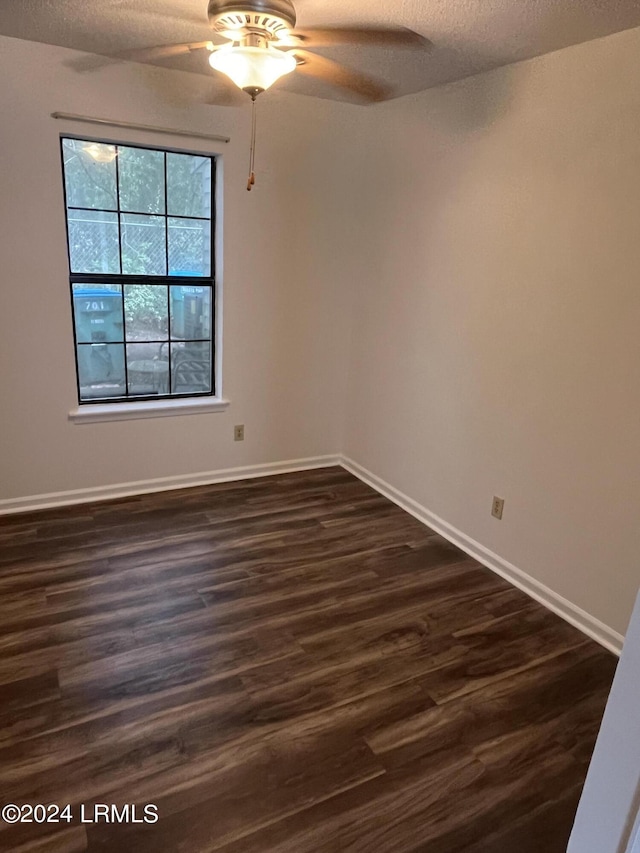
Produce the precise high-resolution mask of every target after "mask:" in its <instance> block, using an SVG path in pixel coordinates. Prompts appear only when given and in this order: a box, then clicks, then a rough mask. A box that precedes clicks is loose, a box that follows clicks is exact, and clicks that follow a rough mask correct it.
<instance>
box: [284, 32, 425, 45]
mask: <svg viewBox="0 0 640 853" xmlns="http://www.w3.org/2000/svg"><path fill="white" fill-rule="evenodd" d="M291 36H293V38H297V39H300V40H301V41H302V43H303V46H304V47H331V46H333V45H337V44H361V45H365V46H367V47H411V48H428V47H430V46H431V42H430V41H429V39H428V38H425V37H424V36H422V35H420V33H415V32H414V31H413V30H408V29H405V28H398V29H393V30H383V29H377V28H375V27H374V28H371V27H346V28H341V27H305V28H304V29H297V30H295V31H294V32H292V33H291Z"/></svg>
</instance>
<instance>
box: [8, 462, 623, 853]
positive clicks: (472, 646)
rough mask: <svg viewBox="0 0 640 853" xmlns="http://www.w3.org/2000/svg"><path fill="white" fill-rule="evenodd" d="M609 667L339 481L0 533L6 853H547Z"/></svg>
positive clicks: (576, 780)
mask: <svg viewBox="0 0 640 853" xmlns="http://www.w3.org/2000/svg"><path fill="white" fill-rule="evenodd" d="M615 663H616V660H615V658H614V657H613V656H612V655H610V654H608V653H607V652H605V651H604V650H603V649H601V648H600V647H599V646H598V645H596V644H595V643H594V642H592V641H590V640H589V639H587V638H586V637H585V636H583V635H582V634H581V633H579V632H578V631H577V630H575V629H573V628H572V627H570V626H569V625H568V624H566V623H565V622H563V621H562V620H561V619H559V618H558V617H557V616H555V615H554V614H552V613H550V612H548V611H547V610H545V609H544V608H543V607H541V606H540V605H538V604H537V603H536V602H534V601H532V600H531V599H529V598H528V597H527V596H526V595H524V594H523V593H521V592H519V591H518V590H516V589H514V588H512V587H511V586H509V585H508V584H507V583H506V582H505V581H503V580H502V579H500V578H499V577H497V576H496V575H494V574H493V573H492V572H490V571H489V570H487V569H485V568H482V567H481V566H479V565H478V563H476V562H475V561H474V560H472V559H470V558H468V557H467V556H466V555H465V554H463V553H462V552H460V551H458V550H457V549H456V548H454V547H453V546H451V545H449V544H448V543H447V542H446V541H445V540H444V539H442V538H441V537H440V536H438V535H436V534H435V533H433V532H432V531H430V530H429V529H427V528H426V527H424V526H423V525H421V524H420V523H418V522H417V521H416V520H414V519H413V518H412V517H410V516H409V515H407V514H405V513H404V512H402V511H401V510H400V509H398V508H397V507H395V506H394V505H392V504H391V503H389V502H388V501H387V500H385V499H384V498H382V497H380V496H379V495H378V494H376V493H375V492H373V491H372V490H371V489H369V488H368V487H367V486H365V485H363V484H362V483H360V482H359V481H358V480H356V479H355V478H353V477H352V476H351V475H350V474H348V473H346V472H345V471H343V470H342V469H339V468H331V469H325V470H320V471H311V472H304V473H297V474H287V475H282V476H277V477H269V478H264V479H258V480H249V481H245V482H242V483H227V484H223V485H218V486H213V487H207V488H195V489H190V490H186V491H181V492H167V493H162V494H157V495H149V496H141V497H136V498H129V499H126V500H119V501H113V502H108V503H100V504H92V505H84V506H79V507H74V508H68V509H60V510H51V511H46V512H40V513H34V514H29V515H21V516H10V517H5V518H2V519H0V805H5V804H7V803H14V804H16V805H21V804H22V803H30V804H36V803H44V804H49V803H56V804H58V805H60V806H64V805H66V804H67V803H69V804H71V811H72V814H73V821H72V822H71V823H70V824H67V823H65V822H62V823H59V824H44V825H43V824H38V823H24V824H16V825H14V826H9V825H8V824H6V823H1V822H0V849H2V850H10V851H15V853H18V851H20V853H27V851H29V853H49V851H51V853H74V851H85V850H86V851H91V853H97V851H118V853H128V851H132V853H166V851H174V853H196V851H198V853H204V851H220V853H262V852H263V851H275V850H278V851H287V853H342V851H349V853H409V851H425V853H427V851H428V853H534V851H535V853H564V851H565V848H566V843H567V839H568V836H569V832H570V829H571V825H572V822H573V816H574V813H575V809H576V805H577V801H578V797H579V795H580V790H581V786H582V784H583V781H584V777H585V773H586V769H587V765H588V762H589V758H590V755H591V751H592V749H593V744H594V741H595V736H596V734H597V730H598V726H599V723H600V719H601V716H602V713H603V710H604V706H605V702H606V697H607V693H608V690H609V688H610V684H611V680H612V678H613V673H614V669H615ZM96 803H100V804H112V803H113V804H116V805H117V806H118V808H122V807H123V806H124V804H136V805H137V806H138V808H139V809H141V808H142V807H144V805H146V804H155V805H157V807H158V814H159V820H158V822H157V823H155V824H131V823H129V824H126V825H125V824H113V823H109V824H107V823H104V822H100V823H84V824H83V823H81V822H80V804H84V805H85V819H86V818H87V816H88V817H92V816H93V811H92V810H93V808H94V805H95V804H96ZM137 817H138V818H140V814H139V813H138V814H137Z"/></svg>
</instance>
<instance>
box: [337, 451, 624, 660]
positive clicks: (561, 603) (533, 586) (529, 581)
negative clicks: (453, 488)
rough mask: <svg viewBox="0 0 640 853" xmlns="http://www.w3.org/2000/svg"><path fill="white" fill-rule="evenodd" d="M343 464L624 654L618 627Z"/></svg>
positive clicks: (361, 470)
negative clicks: (597, 617) (607, 623)
mask: <svg viewBox="0 0 640 853" xmlns="http://www.w3.org/2000/svg"><path fill="white" fill-rule="evenodd" d="M340 464H341V465H342V467H343V468H346V470H347V471H350V472H351V473H352V474H353V475H354V476H356V477H358V479H360V480H362V481H363V482H364V483H367V485H369V486H371V487H372V488H373V489H375V490H376V491H377V492H380V494H381V495H384V496H385V497H386V498H389V500H390V501H393V503H395V504H397V505H398V506H399V507H401V508H402V509H404V510H405V511H406V512H408V513H410V514H411V515H413V516H414V518H417V519H418V521H421V522H422V523H423V524H426V525H427V527H430V528H432V529H433V530H435V531H437V532H438V533H440V535H441V536H444V538H445V539H448V540H449V542H451V543H453V544H454V545H457V547H458V548H460V549H461V550H462V551H464V552H465V553H466V554H469V556H471V557H473V558H474V559H476V560H477V561H478V562H479V563H482V565H483V566H486V567H487V568H489V569H491V570H492V571H494V572H495V573H496V574H498V575H500V576H501V577H503V578H504V579H505V580H507V581H509V583H511V584H513V586H516V587H518V589H521V590H522V591H523V592H526V593H527V595H529V596H531V598H535V600H536V601H538V602H540V604H543V605H544V606H545V607H547V608H548V609H549V610H552V611H553V612H554V613H557V615H558V616H561V617H562V618H563V619H565V620H566V621H567V622H569V623H570V624H571V625H573V626H574V627H575V628H578V629H579V630H580V631H582V632H583V633H584V634H586V635H587V636H588V637H591V639H593V640H595V641H596V642H597V643H600V645H602V646H604V647H605V649H608V650H609V651H610V652H613V653H614V654H616V655H619V654H620V652H621V651H622V644H623V643H624V637H623V636H622V635H621V634H619V633H618V632H617V631H614V630H613V628H610V627H609V626H608V625H605V624H604V623H603V622H600V620H599V619H596V618H595V617H594V616H591V615H590V614H589V613H587V612H586V611H585V610H582V609H581V608H580V607H578V606H577V605H575V604H573V603H572V602H571V601H569V600H568V599H566V598H563V596H561V595H559V594H558V593H557V592H554V591H553V590H552V589H550V588H549V587H548V586H545V585H544V584H543V583H540V581H538V580H536V579H535V578H533V577H531V575H528V574H527V573H526V572H523V571H522V569H519V568H518V567H517V566H514V565H513V564H512V563H509V562H508V561H507V560H504V559H503V558H502V557H500V556H498V554H495V553H494V552H493V551H490V550H489V549H488V548H485V547H484V545H481V544H480V543H479V542H476V541H475V539H472V538H471V537H470V536H467V535H466V534H465V533H463V532H462V531H461V530H458V529H457V528H456V527H454V526H453V525H452V524H449V523H448V522H447V521H445V520H444V519H442V518H440V517H439V516H437V515H435V513H433V512H431V511H430V510H428V509H427V508H426V507H424V506H422V505H421V504H419V503H418V502H417V501H414V500H413V498H410V497H408V496H407V495H405V494H403V493H402V492H401V491H399V490H398V489H396V488H395V487H394V486H391V485H389V483H386V482H385V481H384V480H381V479H380V477H377V476H376V475H375V474H372V473H371V471H367V469H366V468H363V467H362V466H361V465H358V463H357V462H354V461H353V460H352V459H348V458H346V457H341V459H340Z"/></svg>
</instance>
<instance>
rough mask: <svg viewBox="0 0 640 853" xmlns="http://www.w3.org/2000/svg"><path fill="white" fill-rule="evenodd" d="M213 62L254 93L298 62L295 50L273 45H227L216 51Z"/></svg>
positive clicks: (277, 78)
mask: <svg viewBox="0 0 640 853" xmlns="http://www.w3.org/2000/svg"><path fill="white" fill-rule="evenodd" d="M209 63H210V65H211V67H212V68H213V69H215V70H216V71H221V72H222V73H223V74H226V75H227V77H230V78H231V80H233V82H234V83H235V84H236V86H237V87H238V88H239V89H242V90H243V91H245V92H248V93H249V94H250V95H251V96H252V97H255V96H256V95H258V94H260V92H264V91H265V90H266V89H268V88H269V87H270V86H273V84H274V83H275V82H276V80H279V79H280V77H284V75H285V74H290V73H291V72H292V71H295V69H296V66H297V62H296V58H295V56H293V55H292V54H291V53H283V52H281V51H279V50H277V49H275V48H270V47H243V46H236V45H225V46H224V47H221V48H219V49H218V50H216V51H214V52H213V53H212V54H211V56H210V57H209Z"/></svg>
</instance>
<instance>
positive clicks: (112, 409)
mask: <svg viewBox="0 0 640 853" xmlns="http://www.w3.org/2000/svg"><path fill="white" fill-rule="evenodd" d="M228 408H229V400H225V399H224V398H223V397H198V398H194V397H191V398H187V397H185V398H179V399H176V398H173V399H169V400H140V401H138V402H132V401H128V402H126V403H92V404H89V405H86V404H85V405H83V406H78V407H77V408H76V409H72V410H71V411H70V412H69V420H70V421H73V423H76V424H96V423H101V422H103V421H130V420H137V419H140V418H166V417H170V416H172V415H175V416H178V415H204V414H210V413H211V412H224V411H225V410H226V409H228Z"/></svg>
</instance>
